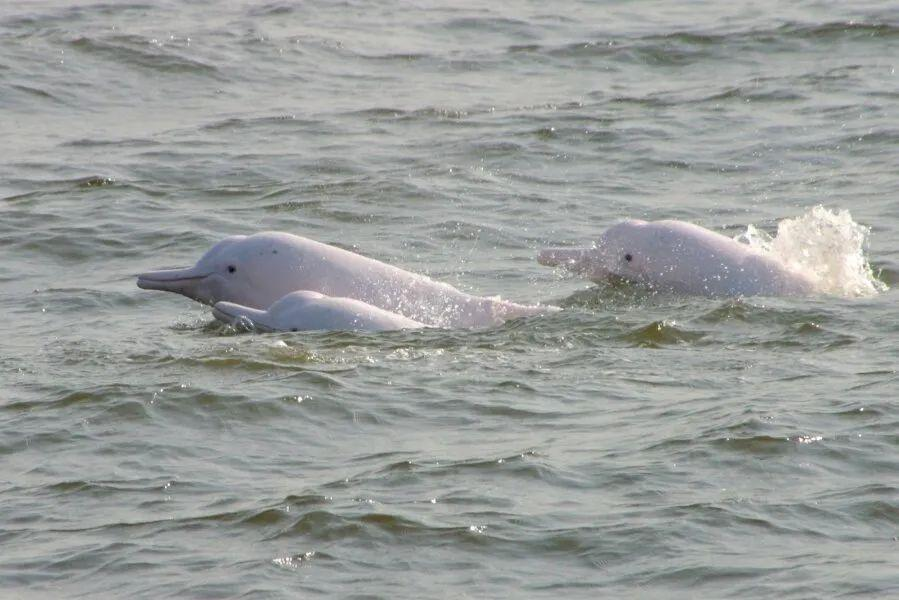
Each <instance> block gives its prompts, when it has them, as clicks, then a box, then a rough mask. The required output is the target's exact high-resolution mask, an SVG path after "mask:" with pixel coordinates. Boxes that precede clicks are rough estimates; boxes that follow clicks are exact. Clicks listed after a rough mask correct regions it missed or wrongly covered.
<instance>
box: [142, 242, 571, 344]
mask: <svg viewBox="0 0 899 600" xmlns="http://www.w3.org/2000/svg"><path fill="white" fill-rule="evenodd" d="M137 285H138V287H141V288H143V289H148V290H163V291H167V292H175V293H177V294H182V295H184V296H187V297H188V298H192V299H194V300H197V301H199V302H204V303H206V304H215V303H216V302H219V301H226V302H233V303H236V304H241V305H243V306H246V307H249V308H256V309H267V308H268V307H269V306H271V305H272V304H273V303H274V302H276V301H277V300H279V299H280V298H282V297H284V296H285V295H287V294H289V293H290V292H294V291H297V290H308V291H313V292H318V293H320V294H324V295H326V296H333V297H340V298H351V299H354V300H361V301H362V302H365V303H367V304H370V305H372V306H374V307H377V308H381V309H384V310H386V311H389V312H392V313H397V314H399V315H402V316H404V317H407V318H409V319H412V320H414V321H419V322H421V323H424V324H425V325H430V326H435V327H486V326H492V325H497V324H499V323H502V322H503V321H504V320H506V319H510V318H514V317H522V316H529V315H537V314H543V313H546V312H549V311H553V310H558V308H556V307H549V306H539V305H538V306H526V305H522V304H516V303H514V302H509V301H507V300H501V299H499V298H487V297H482V296H473V295H471V294H466V293H464V292H461V291H459V290H457V289H456V288H454V287H453V286H451V285H449V284H446V283H441V282H438V281H434V280H433V279H430V278H429V277H425V276H424V275H418V274H416V273H411V272H409V271H405V270H403V269H400V268H397V267H393V266H390V265H387V264H384V263H382V262H380V261H377V260H374V259H371V258H366V257H365V256H361V255H359V254H355V253H353V252H349V251H347V250H343V249H341V248H336V247H334V246H329V245H328V244H322V243H320V242H316V241H314V240H310V239H307V238H303V237H299V236H296V235H291V234H289V233H280V232H273V231H269V232H263V233H257V234H254V235H250V236H245V235H236V236H232V237H229V238H226V239H224V240H222V241H221V242H219V243H218V244H216V245H215V246H213V247H212V248H211V249H210V250H209V251H208V252H206V254H204V255H203V257H202V258H200V260H199V261H198V262H197V264H196V265H195V266H193V267H188V268H184V269H171V270H165V271H152V272H148V273H142V274H141V275H139V276H138V279H137Z"/></svg>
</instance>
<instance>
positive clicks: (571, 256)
mask: <svg viewBox="0 0 899 600" xmlns="http://www.w3.org/2000/svg"><path fill="white" fill-rule="evenodd" d="M537 261H538V262H539V263H540V264H543V265H548V266H561V267H564V268H565V269H568V270H569V271H572V272H574V273H577V274H580V275H583V276H585V277H587V278H588V279H590V280H592V281H596V282H600V281H602V280H605V279H607V278H608V277H609V276H617V277H620V278H622V279H625V280H628V281H632V282H635V283H639V284H643V285H646V286H648V287H651V288H653V289H657V290H665V291H671V292H675V293H681V294H691V295H701V296H713V297H715V296H724V297H729V296H803V295H808V294H811V293H813V292H814V291H815V285H814V282H813V281H812V280H811V279H810V278H809V277H807V276H806V275H804V274H802V273H799V272H796V271H793V270H791V269H789V268H787V267H786V266H785V265H784V264H782V263H781V262H779V261H777V260H776V259H774V258H772V257H770V256H768V255H766V254H764V253H763V252H761V251H759V250H755V249H753V248H750V247H749V246H747V245H746V244H741V243H740V242H737V241H735V240H733V239H731V238H729V237H727V236H724V235H721V234H720V233H715V232H714V231H709V230H708V229H705V228H704V227H700V226H699V225H694V224H692V223H685V222H683V221H654V222H647V221H640V220H636V219H634V220H626V221H623V222H621V223H618V224H617V225H614V226H612V227H610V228H609V229H607V230H606V231H605V232H604V233H603V234H602V235H601V236H600V238H599V240H597V241H596V242H595V243H594V244H593V246H591V247H590V248H550V249H546V250H543V251H541V252H540V255H539V256H538V258H537Z"/></svg>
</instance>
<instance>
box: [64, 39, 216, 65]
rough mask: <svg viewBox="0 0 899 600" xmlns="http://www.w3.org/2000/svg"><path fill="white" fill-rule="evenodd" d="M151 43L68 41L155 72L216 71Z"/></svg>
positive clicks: (149, 41)
mask: <svg viewBox="0 0 899 600" xmlns="http://www.w3.org/2000/svg"><path fill="white" fill-rule="evenodd" d="M154 42H155V40H148V39H145V38H143V37H140V36H133V35H118V36H111V37H107V38H104V39H94V38H89V37H79V38H76V39H74V40H72V41H71V42H69V45H70V46H71V47H72V48H74V49H76V50H79V51H81V52H85V53H88V54H96V55H99V56H104V57H107V58H110V59H112V60H114V61H115V62H119V63H124V64H130V65H134V66H138V67H143V68H146V69H153V70H156V71H163V72H167V73H179V72H182V73H197V74H204V75H216V74H217V73H218V69H217V68H216V67H215V66H213V65H209V64H206V63H204V62H202V61H200V60H197V59H193V58H187V57H185V56H180V55H178V54H175V53H173V52H171V51H169V50H168V49H166V48H164V47H163V46H162V45H161V44H158V43H154Z"/></svg>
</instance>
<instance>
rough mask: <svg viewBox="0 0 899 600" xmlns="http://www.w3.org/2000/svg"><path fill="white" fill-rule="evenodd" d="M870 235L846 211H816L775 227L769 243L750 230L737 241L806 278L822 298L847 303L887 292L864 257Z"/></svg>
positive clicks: (820, 207)
mask: <svg viewBox="0 0 899 600" xmlns="http://www.w3.org/2000/svg"><path fill="white" fill-rule="evenodd" d="M869 233H870V229H869V228H868V227H865V226H864V225H860V224H858V223H856V222H855V221H853V220H852V216H851V215H850V214H849V211H848V210H835V211H831V210H828V209H826V208H824V207H823V206H820V205H819V206H815V207H814V208H812V209H810V210H809V211H808V212H806V213H805V214H804V215H801V216H799V217H796V218H793V219H784V220H783V221H781V222H780V223H778V224H777V234H776V235H775V236H774V237H771V236H770V235H768V234H767V233H765V232H764V231H761V230H759V229H758V228H756V227H755V226H753V225H750V226H749V227H747V228H746V231H745V232H744V233H742V234H740V235H739V236H737V237H736V240H737V241H739V242H742V243H745V244H748V245H749V246H751V247H753V248H756V249H758V250H761V251H762V252H765V253H767V254H769V255H770V256H772V257H773V258H776V259H777V260H779V261H781V262H782V263H784V264H786V265H787V266H788V267H790V268H791V269H793V270H795V271H798V272H801V273H804V274H805V275H807V276H809V277H811V278H812V280H813V281H814V282H815V284H816V286H817V287H818V290H819V291H820V292H821V293H824V294H833V295H836V296H843V297H847V298H849V297H858V296H871V295H874V294H877V293H879V292H883V291H885V290H886V289H887V285H886V284H885V283H883V282H882V281H879V280H878V279H877V278H876V277H875V276H874V273H873V271H872V270H871V265H870V264H869V263H868V259H867V257H866V256H865V249H866V246H867V239H868V235H869Z"/></svg>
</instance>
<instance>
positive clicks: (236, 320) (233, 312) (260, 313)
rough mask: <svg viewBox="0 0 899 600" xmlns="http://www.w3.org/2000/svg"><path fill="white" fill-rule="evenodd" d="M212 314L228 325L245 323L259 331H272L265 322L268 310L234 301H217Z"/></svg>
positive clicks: (246, 325) (244, 324) (245, 325)
mask: <svg viewBox="0 0 899 600" xmlns="http://www.w3.org/2000/svg"><path fill="white" fill-rule="evenodd" d="M212 316H213V317H215V318H216V319H218V320H219V321H221V322H222V323H225V324H226V325H243V326H244V327H247V328H254V329H257V330H259V331H271V328H270V327H268V326H266V325H265V324H264V323H263V320H264V319H265V316H266V312H265V311H264V310H257V309H255V308H249V307H248V306H243V305H242V304H234V303H233V302H216V303H215V305H214V306H213V307H212Z"/></svg>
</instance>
